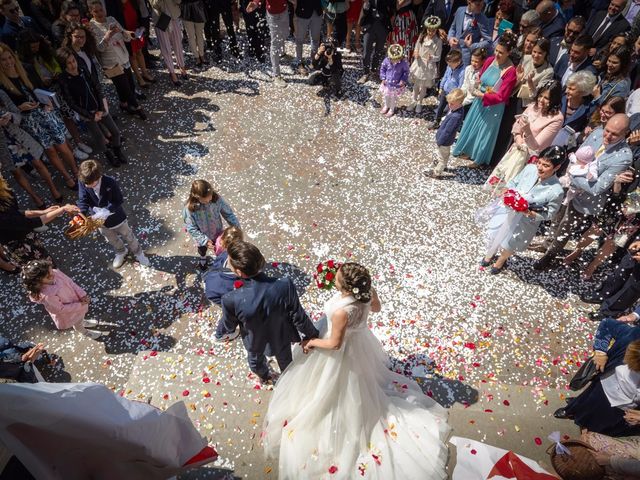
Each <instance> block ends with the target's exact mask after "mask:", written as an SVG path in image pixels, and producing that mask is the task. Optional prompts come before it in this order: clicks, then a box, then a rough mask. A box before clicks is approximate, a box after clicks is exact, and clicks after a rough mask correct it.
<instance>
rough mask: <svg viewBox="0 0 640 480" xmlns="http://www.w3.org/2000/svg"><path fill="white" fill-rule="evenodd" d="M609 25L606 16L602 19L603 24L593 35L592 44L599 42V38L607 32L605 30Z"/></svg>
mask: <svg viewBox="0 0 640 480" xmlns="http://www.w3.org/2000/svg"><path fill="white" fill-rule="evenodd" d="M610 23H611V19H610V18H609V15H607V16H606V17H605V19H604V22H602V23H601V24H600V26H599V27H598V29H597V30H596V31H595V32H594V33H593V41H594V43H595V42H597V41H598V40H600V37H602V35H603V34H604V32H605V31H606V30H607V28H609V24H610Z"/></svg>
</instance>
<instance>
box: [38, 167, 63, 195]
mask: <svg viewBox="0 0 640 480" xmlns="http://www.w3.org/2000/svg"><path fill="white" fill-rule="evenodd" d="M31 165H33V168H35V169H36V171H37V172H38V174H39V175H40V176H41V177H42V179H43V180H44V181H45V183H46V184H47V187H49V191H50V192H51V195H52V196H53V198H54V199H56V198H60V197H61V196H62V195H61V194H60V192H59V191H58V189H57V188H56V185H55V183H53V178H51V174H50V173H49V170H48V169H47V167H46V165H45V164H44V163H42V160H40V159H39V158H38V159H37V160H34V161H33V162H31Z"/></svg>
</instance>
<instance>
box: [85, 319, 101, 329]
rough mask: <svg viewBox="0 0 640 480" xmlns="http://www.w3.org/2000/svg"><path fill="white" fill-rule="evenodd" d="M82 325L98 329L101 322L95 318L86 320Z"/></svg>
mask: <svg viewBox="0 0 640 480" xmlns="http://www.w3.org/2000/svg"><path fill="white" fill-rule="evenodd" d="M82 325H84V326H85V327H87V328H91V327H97V326H98V325H100V322H99V321H98V320H96V319H95V318H85V319H84V320H83V321H82Z"/></svg>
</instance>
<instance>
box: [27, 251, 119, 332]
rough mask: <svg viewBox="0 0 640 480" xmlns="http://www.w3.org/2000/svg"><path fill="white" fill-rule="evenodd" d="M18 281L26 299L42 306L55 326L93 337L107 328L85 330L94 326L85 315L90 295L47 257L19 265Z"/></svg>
mask: <svg viewBox="0 0 640 480" xmlns="http://www.w3.org/2000/svg"><path fill="white" fill-rule="evenodd" d="M22 283H23V284H24V286H25V288H26V290H27V292H28V293H29V300H31V301H32V302H34V303H39V304H41V305H43V306H44V308H45V310H46V311H47V312H49V315H51V318H52V319H53V323H55V324H56V328H58V330H65V329H67V328H73V329H74V330H76V331H78V332H80V333H82V334H83V335H86V336H87V337H89V338H91V339H93V340H97V339H98V338H100V337H102V336H104V335H108V334H109V332H101V331H98V330H88V329H87V327H96V326H98V324H99V323H98V321H97V320H92V319H87V318H85V315H86V314H87V311H88V310H89V302H90V298H89V296H88V295H87V292H85V291H84V290H83V289H82V288H80V287H79V286H78V285H76V284H75V283H74V281H73V280H71V279H70V278H69V277H67V276H66V275H65V274H64V273H62V272H61V271H60V270H57V269H55V268H53V266H52V264H51V262H50V261H48V260H33V261H31V262H29V263H28V264H27V265H26V266H25V267H24V268H23V269H22Z"/></svg>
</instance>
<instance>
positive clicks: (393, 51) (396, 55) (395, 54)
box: [387, 43, 404, 60]
mask: <svg viewBox="0 0 640 480" xmlns="http://www.w3.org/2000/svg"><path fill="white" fill-rule="evenodd" d="M387 56H388V57H389V58H390V59H391V60H400V59H401V58H402V57H404V49H403V48H402V45H398V44H397V43H394V44H393V45H391V46H390V47H389V50H387Z"/></svg>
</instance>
